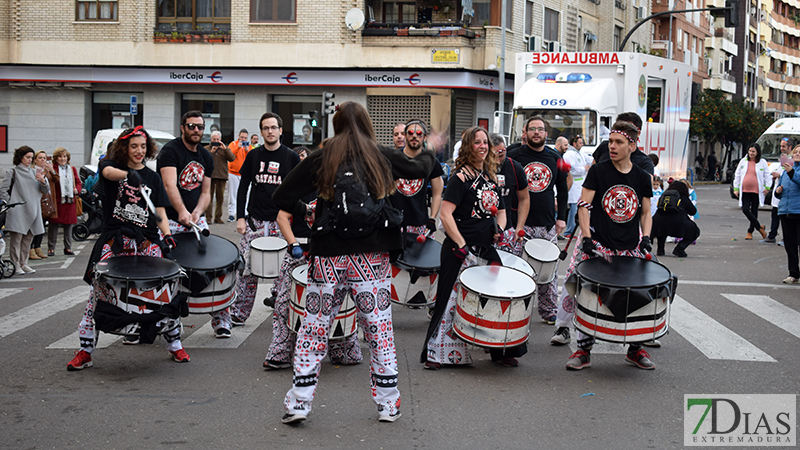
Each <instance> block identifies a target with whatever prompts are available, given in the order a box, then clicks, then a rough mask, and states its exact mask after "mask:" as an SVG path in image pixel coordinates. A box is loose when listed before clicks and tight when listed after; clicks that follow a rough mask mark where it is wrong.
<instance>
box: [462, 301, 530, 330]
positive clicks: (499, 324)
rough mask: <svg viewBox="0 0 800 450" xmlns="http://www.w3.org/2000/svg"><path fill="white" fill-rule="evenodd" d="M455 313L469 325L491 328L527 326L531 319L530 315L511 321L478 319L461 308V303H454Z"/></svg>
mask: <svg viewBox="0 0 800 450" xmlns="http://www.w3.org/2000/svg"><path fill="white" fill-rule="evenodd" d="M456 313H457V314H458V315H459V316H461V317H463V318H464V319H465V320H466V321H467V322H469V324H470V325H477V326H479V327H483V328H490V329H492V330H515V329H517V328H522V327H527V326H528V324H529V323H530V321H531V318H530V316H528V317H527V318H525V319H523V320H516V321H513V322H494V321H489V320H486V319H479V318H477V317H475V316H473V315H471V314H469V313H468V312H466V311H464V310H463V309H461V305H458V304H457V305H456Z"/></svg>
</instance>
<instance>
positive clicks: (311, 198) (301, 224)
mask: <svg viewBox="0 0 800 450" xmlns="http://www.w3.org/2000/svg"><path fill="white" fill-rule="evenodd" d="M300 200H302V201H303V202H305V203H308V204H309V205H311V206H314V207H316V205H317V191H314V192H312V193H310V194H308V195H306V196H305V197H303V198H301V199H300ZM291 221H292V234H294V236H295V237H309V238H310V237H311V227H312V226H314V222H312V221H310V220H309V217H307V216H305V215H302V216H301V215H292V219H291Z"/></svg>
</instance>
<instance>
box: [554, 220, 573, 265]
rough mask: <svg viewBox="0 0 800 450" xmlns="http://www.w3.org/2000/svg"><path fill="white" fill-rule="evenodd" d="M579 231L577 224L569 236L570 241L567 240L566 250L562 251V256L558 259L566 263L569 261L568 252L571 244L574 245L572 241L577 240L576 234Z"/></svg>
mask: <svg viewBox="0 0 800 450" xmlns="http://www.w3.org/2000/svg"><path fill="white" fill-rule="evenodd" d="M576 231H578V223H577V222H576V223H575V226H574V227H572V232H571V233H570V234H569V239H568V240H567V245H566V246H564V250H561V254H559V255H558V259H560V260H562V261H564V260H565V259H567V250H569V246H570V244H572V240H573V239H575V232H576Z"/></svg>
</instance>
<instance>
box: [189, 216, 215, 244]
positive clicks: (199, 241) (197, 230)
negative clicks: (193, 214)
mask: <svg viewBox="0 0 800 450" xmlns="http://www.w3.org/2000/svg"><path fill="white" fill-rule="evenodd" d="M189 225H191V226H192V231H194V234H195V236H197V246H198V250H199V251H200V252H205V251H206V242H205V241H204V240H203V239H201V238H200V234H202V235H203V236H208V235H209V234H210V233H209V232H208V230H204V229H201V228H200V227H199V226H198V225H197V224H196V223H194V222H192V221H191V220H190V221H189Z"/></svg>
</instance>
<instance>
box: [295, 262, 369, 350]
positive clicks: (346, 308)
mask: <svg viewBox="0 0 800 450" xmlns="http://www.w3.org/2000/svg"><path fill="white" fill-rule="evenodd" d="M307 284H308V266H305V265H304V266H300V267H296V268H295V269H294V270H293V271H292V287H291V292H289V294H290V295H289V299H290V300H289V329H290V330H291V331H292V332H293V333H297V331H298V330H300V327H301V326H302V324H303V315H304V314H305V311H306V300H307V298H306V286H307ZM320 307H322V305H316V308H320ZM356 312H357V311H356V304H355V302H353V298H352V297H351V296H350V294H348V295H346V296H345V298H344V300H343V301H342V306H341V307H340V308H339V313H338V314H336V317H334V318H333V322H332V323H331V332H330V335H329V339H345V338H348V337H350V336H352V335H353V334H355V333H356V331H358V322H357V321H356Z"/></svg>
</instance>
